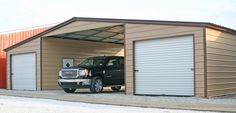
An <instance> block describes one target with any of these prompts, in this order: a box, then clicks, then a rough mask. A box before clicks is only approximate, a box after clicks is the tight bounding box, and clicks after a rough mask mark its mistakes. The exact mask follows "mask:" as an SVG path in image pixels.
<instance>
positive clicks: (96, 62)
mask: <svg viewBox="0 0 236 113" xmlns="http://www.w3.org/2000/svg"><path fill="white" fill-rule="evenodd" d="M103 62H104V58H103V57H94V58H88V59H86V60H84V61H83V62H82V63H81V64H80V66H84V67H87V66H102V64H103Z"/></svg>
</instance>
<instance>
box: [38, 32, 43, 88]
mask: <svg viewBox="0 0 236 113" xmlns="http://www.w3.org/2000/svg"><path fill="white" fill-rule="evenodd" d="M42 43H43V39H42V37H40V53H39V54H40V90H43V73H42V72H43V69H42V67H43V65H42V62H43V61H42V51H43V50H42V47H43V46H42V45H43V44H42Z"/></svg>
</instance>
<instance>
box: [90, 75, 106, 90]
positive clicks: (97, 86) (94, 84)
mask: <svg viewBox="0 0 236 113" xmlns="http://www.w3.org/2000/svg"><path fill="white" fill-rule="evenodd" d="M102 90H103V81H102V78H101V77H93V78H92V81H91V85H90V91H91V92H92V93H100V92H102Z"/></svg>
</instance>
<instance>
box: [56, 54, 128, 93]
mask: <svg viewBox="0 0 236 113" xmlns="http://www.w3.org/2000/svg"><path fill="white" fill-rule="evenodd" d="M58 84H59V85H60V87H62V88H63V90H64V91H65V92H66V93H74V92H75V90H76V89H77V88H90V91H91V92H93V93H99V92H102V90H103V87H106V86H111V89H112V90H113V91H119V90H120V89H121V86H122V85H124V57H120V56H97V57H90V58H87V59H85V60H84V61H83V62H82V63H81V64H79V65H78V66H73V67H66V68H63V69H61V70H60V72H59V79H58Z"/></svg>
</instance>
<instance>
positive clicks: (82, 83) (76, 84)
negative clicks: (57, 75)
mask: <svg viewBox="0 0 236 113" xmlns="http://www.w3.org/2000/svg"><path fill="white" fill-rule="evenodd" d="M58 84H59V85H60V86H61V87H62V88H88V87H90V84H91V80H90V79H58Z"/></svg>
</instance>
